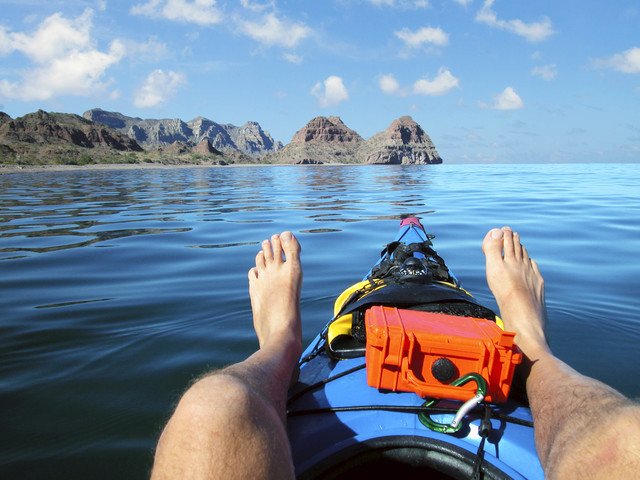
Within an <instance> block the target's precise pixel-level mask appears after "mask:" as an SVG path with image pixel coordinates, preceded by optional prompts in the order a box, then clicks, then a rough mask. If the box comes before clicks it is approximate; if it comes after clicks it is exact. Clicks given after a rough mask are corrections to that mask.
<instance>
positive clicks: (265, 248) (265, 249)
mask: <svg viewBox="0 0 640 480" xmlns="http://www.w3.org/2000/svg"><path fill="white" fill-rule="evenodd" d="M262 254H263V255H264V261H265V263H271V261H272V260H273V249H272V248H271V242H270V241H269V240H263V241H262Z"/></svg>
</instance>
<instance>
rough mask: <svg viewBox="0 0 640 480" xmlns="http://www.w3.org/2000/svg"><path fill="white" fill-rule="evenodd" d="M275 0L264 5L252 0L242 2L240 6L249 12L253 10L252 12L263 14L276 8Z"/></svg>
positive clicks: (242, 0)
mask: <svg viewBox="0 0 640 480" xmlns="http://www.w3.org/2000/svg"><path fill="white" fill-rule="evenodd" d="M275 3H276V2H275V0H271V1H269V2H264V3H260V2H252V1H251V0H240V4H241V5H242V7H243V8H246V9H247V10H251V11H252V12H258V13H260V12H263V11H265V10H270V9H273V8H275V6H276V5H275Z"/></svg>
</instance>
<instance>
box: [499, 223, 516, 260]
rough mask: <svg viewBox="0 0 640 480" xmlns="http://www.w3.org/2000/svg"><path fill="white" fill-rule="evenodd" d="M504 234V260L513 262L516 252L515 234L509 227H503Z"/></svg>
mask: <svg viewBox="0 0 640 480" xmlns="http://www.w3.org/2000/svg"><path fill="white" fill-rule="evenodd" d="M502 233H503V238H504V242H503V248H504V258H505V260H513V258H514V257H515V252H514V250H513V232H512V231H511V228H509V227H502Z"/></svg>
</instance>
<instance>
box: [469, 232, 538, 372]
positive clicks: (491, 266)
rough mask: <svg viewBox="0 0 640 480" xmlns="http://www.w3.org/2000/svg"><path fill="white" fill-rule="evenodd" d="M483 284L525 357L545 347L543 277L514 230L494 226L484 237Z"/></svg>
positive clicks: (536, 355)
mask: <svg viewBox="0 0 640 480" xmlns="http://www.w3.org/2000/svg"><path fill="white" fill-rule="evenodd" d="M482 251H483V252H484V254H485V256H486V260H487V283H488V284H489V288H490V289H491V292H492V293H493V296H494V297H495V298H496V301H497V302H498V306H499V307H500V315H501V317H502V319H503V320H504V324H505V328H506V329H507V330H509V331H512V332H516V339H515V340H516V344H517V345H518V346H519V347H520V349H521V350H522V352H523V353H524V354H525V355H526V356H527V357H528V358H529V360H536V359H537V358H538V357H539V356H540V354H541V353H543V352H546V351H548V350H549V347H548V345H547V340H546V337H545V334H544V324H545V320H546V307H545V302H544V280H543V279H542V275H540V271H539V270H538V264H537V263H536V262H535V261H534V260H531V259H530V258H529V254H528V253H527V249H526V248H525V247H524V246H523V245H522V244H521V243H520V237H519V235H518V234H517V233H514V232H512V231H511V229H510V228H509V227H504V228H502V229H498V228H494V229H493V230H490V231H489V232H488V233H487V235H486V236H485V237H484V240H483V242H482Z"/></svg>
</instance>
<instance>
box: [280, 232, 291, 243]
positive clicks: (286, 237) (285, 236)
mask: <svg viewBox="0 0 640 480" xmlns="http://www.w3.org/2000/svg"><path fill="white" fill-rule="evenodd" d="M280 238H281V239H282V240H283V241H285V242H288V241H290V240H291V232H282V234H281V235H280Z"/></svg>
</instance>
